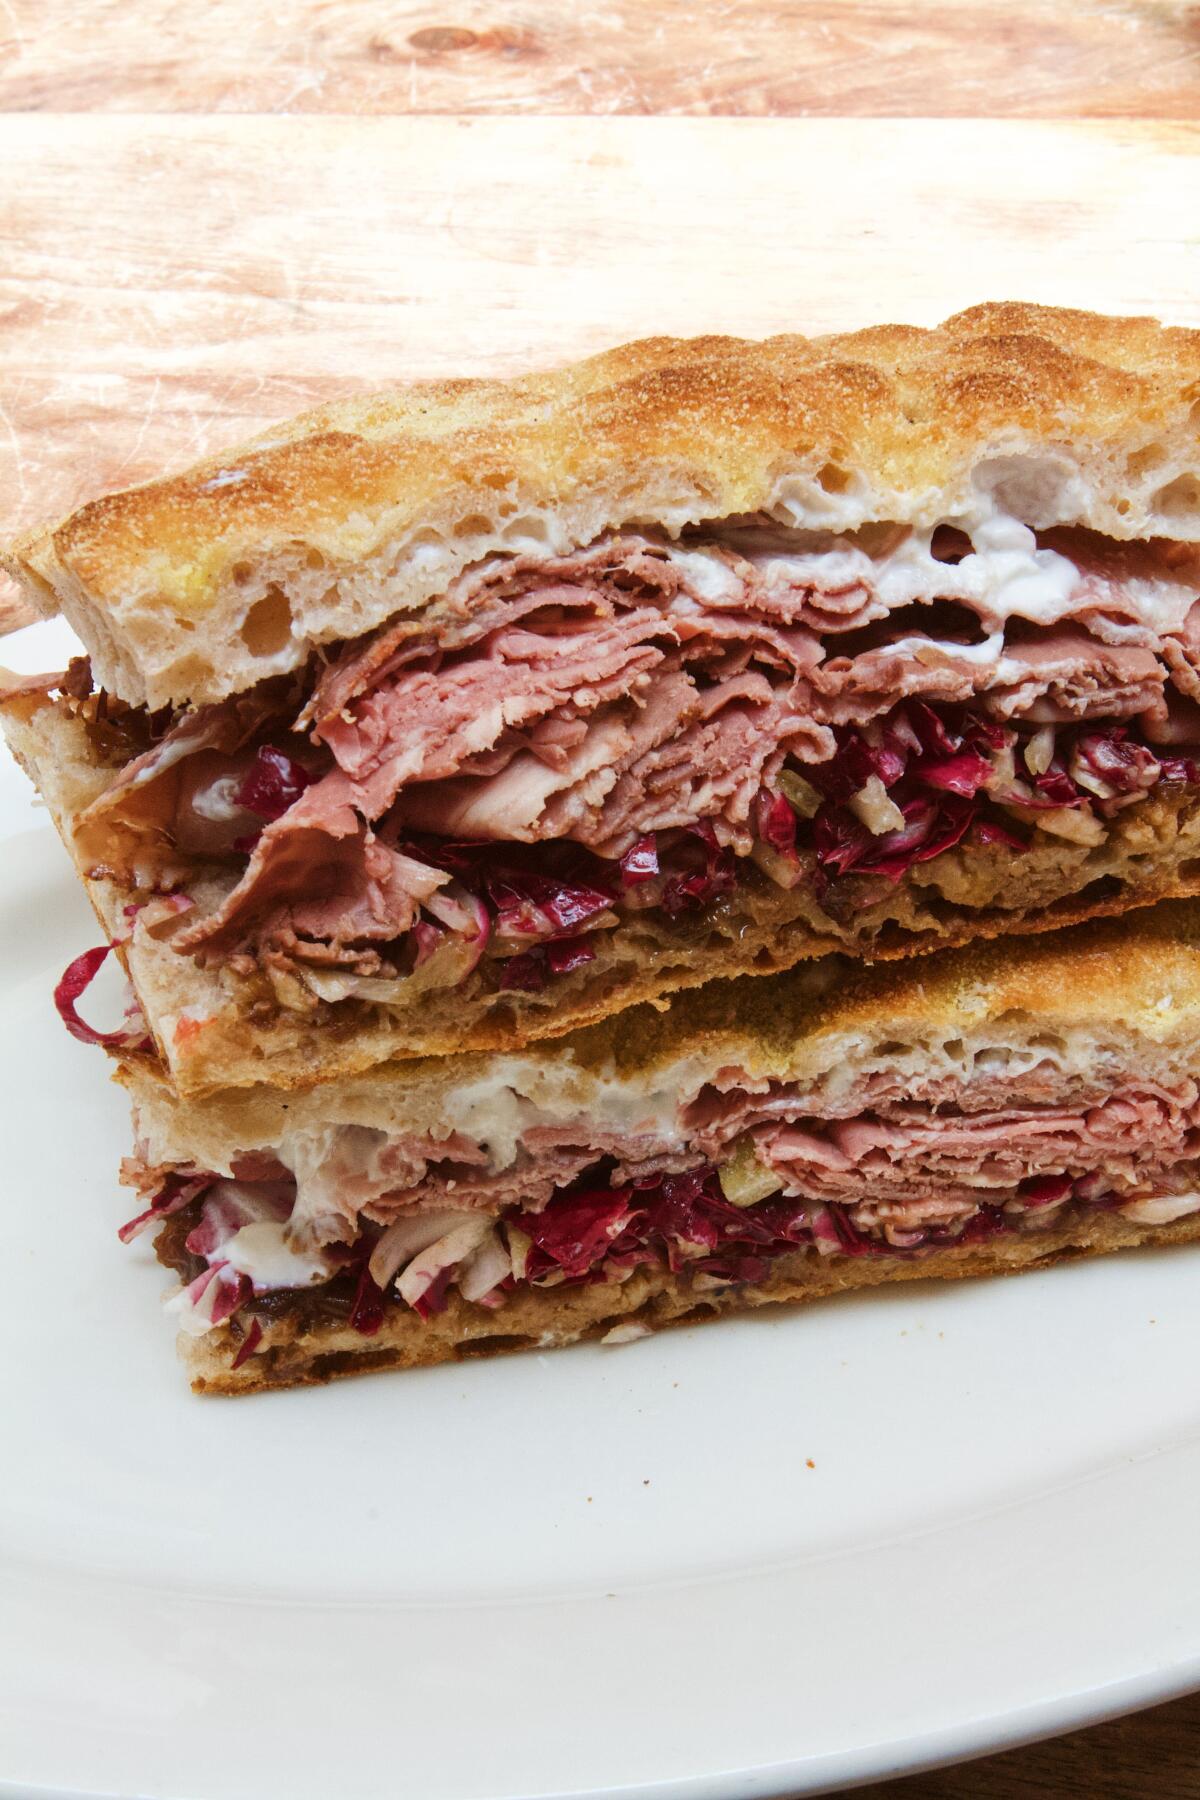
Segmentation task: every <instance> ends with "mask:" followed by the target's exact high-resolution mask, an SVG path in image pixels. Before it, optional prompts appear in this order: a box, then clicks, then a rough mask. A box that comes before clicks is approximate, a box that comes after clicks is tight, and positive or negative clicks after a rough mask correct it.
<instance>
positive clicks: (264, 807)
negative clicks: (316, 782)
mask: <svg viewBox="0 0 1200 1800" xmlns="http://www.w3.org/2000/svg"><path fill="white" fill-rule="evenodd" d="M311 781H312V776H311V775H310V774H309V772H308V770H307V769H306V768H305V767H304V765H303V764H302V763H298V762H297V761H296V759H295V757H294V756H289V755H288V754H287V752H286V751H284V750H277V749H275V747H274V745H272V744H263V745H262V746H261V747H260V749H259V750H258V752H257V753H256V755H255V758H254V761H253V762H252V763H251V765H250V767H249V769H248V770H247V771H246V774H245V776H244V778H243V780H242V783H241V785H240V787H239V788H238V790H237V792H236V793H235V794H234V796H233V800H234V804H235V805H236V806H240V807H243V808H244V809H245V811H246V812H251V813H255V814H256V815H257V816H258V818H260V819H262V820H263V821H264V823H266V822H269V821H270V820H271V819H281V818H282V817H283V815H284V813H285V812H286V811H287V810H288V807H289V806H292V805H294V803H295V802H296V801H297V800H298V799H299V798H300V796H301V794H302V793H303V792H304V790H305V788H306V787H308V786H309V784H310V783H311Z"/></svg>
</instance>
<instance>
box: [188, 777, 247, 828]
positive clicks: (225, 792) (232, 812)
mask: <svg viewBox="0 0 1200 1800" xmlns="http://www.w3.org/2000/svg"><path fill="white" fill-rule="evenodd" d="M240 786H241V782H240V780H239V778H238V777H237V776H236V775H219V776H218V777H217V779H216V780H215V781H210V782H209V784H208V786H207V787H202V788H197V790H196V792H195V793H194V794H193V795H192V801H191V807H192V811H193V812H194V813H198V814H199V816H200V817H201V818H202V819H209V820H211V821H212V823H213V824H215V825H228V824H229V823H230V821H231V820H233V819H240V818H241V816H242V814H243V812H244V811H245V808H244V807H241V806H239V805H238V803H237V801H236V800H235V799H234V795H235V794H236V793H237V791H238V788H239V787H240Z"/></svg>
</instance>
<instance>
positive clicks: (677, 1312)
mask: <svg viewBox="0 0 1200 1800" xmlns="http://www.w3.org/2000/svg"><path fill="white" fill-rule="evenodd" d="M1197 1239H1200V1218H1196V1217H1189V1218H1184V1219H1180V1220H1177V1221H1176V1222H1175V1223H1174V1224H1171V1225H1158V1226H1145V1225H1135V1224H1133V1223H1132V1222H1130V1221H1129V1220H1126V1219H1121V1218H1119V1217H1117V1216H1115V1215H1114V1214H1112V1213H1099V1214H1097V1215H1096V1216H1095V1217H1092V1218H1086V1217H1083V1218H1077V1219H1075V1220H1074V1221H1073V1222H1071V1223H1070V1224H1068V1225H1065V1226H1063V1227H1061V1228H1059V1229H1058V1230H1048V1231H1039V1232H1031V1233H1029V1235H1028V1236H1013V1237H1008V1238H999V1239H997V1240H995V1241H994V1242H993V1243H991V1244H988V1245H982V1246H979V1245H977V1246H970V1247H967V1248H964V1249H948V1250H937V1251H933V1252H932V1253H931V1254H929V1255H927V1256H923V1257H920V1258H912V1259H911V1260H907V1261H905V1260H902V1259H901V1258H900V1257H884V1256H880V1257H865V1256H862V1257H851V1256H832V1257H821V1256H819V1255H818V1254H817V1253H816V1252H815V1251H800V1252H798V1253H797V1254H795V1255H792V1256H786V1257H781V1258H780V1260H779V1263H778V1265H777V1267H776V1268H775V1269H774V1270H773V1271H772V1274H771V1276H770V1277H769V1279H768V1280H766V1281H764V1282H762V1283H759V1284H751V1285H747V1286H744V1287H738V1288H728V1289H726V1290H725V1291H724V1292H722V1293H713V1292H708V1293H702V1294H698V1293H696V1292H694V1291H693V1290H692V1289H691V1287H690V1286H689V1283H688V1280H687V1277H686V1275H684V1276H674V1275H671V1274H670V1273H669V1272H668V1271H667V1270H665V1269H646V1268H641V1269H637V1270H635V1271H634V1273H633V1275H631V1276H630V1278H629V1280H628V1281H626V1282H623V1283H611V1284H610V1283H603V1282H600V1283H596V1284H595V1285H594V1286H585V1287H570V1288H562V1287H558V1288H544V1289H540V1290H538V1289H534V1290H531V1291H529V1292H526V1293H523V1294H518V1295H514V1296H512V1297H511V1298H510V1299H509V1300H508V1301H507V1302H506V1303H505V1305H504V1306H503V1307H502V1308H501V1309H499V1310H498V1311H496V1312H487V1311H486V1310H485V1309H484V1308H482V1307H478V1306H469V1305H467V1304H466V1302H464V1301H463V1300H461V1299H460V1298H459V1297H458V1295H454V1294H452V1295H451V1296H450V1299H449V1303H448V1304H447V1307H446V1310H445V1312H442V1313H435V1314H434V1316H433V1317H432V1318H431V1319H429V1320H428V1321H426V1322H422V1321H421V1320H420V1319H419V1318H418V1317H417V1315H416V1313H414V1312H411V1311H408V1310H407V1309H402V1308H400V1307H396V1308H394V1309H392V1310H391V1311H390V1312H389V1313H388V1314H387V1316H386V1317H385V1319H384V1323H383V1326H382V1328H381V1330H380V1331H379V1333H378V1335H377V1336H375V1337H371V1338H364V1337H361V1336H360V1335H359V1334H358V1333H357V1332H356V1331H354V1330H352V1328H351V1327H350V1326H349V1325H344V1324H324V1325H318V1326H316V1327H310V1328H302V1329H297V1327H296V1323H295V1321H290V1320H287V1319H280V1320H275V1321H271V1322H270V1323H268V1324H267V1326H266V1330H265V1333H264V1336H263V1340H262V1343H261V1345H260V1346H259V1348H258V1350H257V1352H256V1353H255V1354H254V1355H253V1356H250V1357H249V1358H248V1359H247V1360H246V1362H244V1363H243V1364H242V1367H241V1368H240V1369H234V1368H232V1367H231V1364H232V1362H233V1358H234V1356H235V1355H236V1354H237V1350H238V1340H237V1339H236V1338H235V1337H234V1335H233V1333H232V1332H231V1331H230V1329H229V1327H228V1326H227V1325H225V1326H221V1327H220V1328H219V1329H218V1330H216V1331H210V1332H207V1333H206V1334H205V1335H204V1336H203V1337H200V1338H187V1337H183V1336H181V1337H180V1340H179V1352H180V1356H181V1357H182V1359H183V1362H184V1364H185V1366H186V1368H187V1371H188V1374H189V1376H190V1378H191V1383H192V1387H193V1389H194V1391H195V1392H196V1393H198V1394H251V1393H256V1392H260V1391H262V1390H263V1389H266V1388H281V1387H297V1386H305V1385H307V1386H314V1385H318V1384H320V1383H324V1382H327V1381H333V1380H336V1379H337V1378H338V1377H339V1376H342V1375H360V1374H365V1373H367V1372H368V1371H369V1370H373V1369H389V1368H391V1369H413V1368H420V1367H423V1366H428V1365H430V1364H434V1363H444V1362H454V1361H457V1360H460V1359H461V1358H464V1357H468V1356H487V1355H493V1354H499V1353H500V1352H502V1351H506V1350H549V1349H554V1348H557V1347H558V1346H560V1345H565V1344H573V1343H577V1342H579V1340H580V1339H583V1338H594V1337H598V1336H601V1335H603V1334H604V1333H605V1332H607V1331H609V1330H611V1329H612V1327H613V1326H614V1325H619V1324H625V1323H636V1324H640V1325H644V1326H646V1327H647V1328H648V1329H650V1330H655V1329H657V1328H659V1327H661V1326H664V1325H683V1324H694V1323H697V1322H698V1321H700V1320H702V1319H710V1318H717V1317H719V1316H720V1315H721V1314H722V1313H732V1312H746V1311H750V1310H752V1309H754V1308H758V1307H764V1306H772V1305H776V1304H779V1303H782V1302H797V1301H804V1300H822V1299H825V1298H827V1297H828V1296H829V1295H831V1294H838V1293H845V1292H848V1291H849V1290H851V1289H854V1288H862V1287H876V1286H879V1285H880V1284H881V1283H884V1282H893V1281H924V1280H957V1279H960V1278H963V1277H967V1276H972V1275H1013V1274H1019V1273H1020V1272H1021V1271H1022V1270H1025V1269H1042V1268H1048V1267H1049V1266H1051V1265H1052V1264H1053V1263H1056V1262H1062V1261H1065V1260H1067V1259H1074V1258H1078V1257H1084V1256H1100V1255H1104V1254H1105V1253H1107V1252H1109V1251H1113V1250H1127V1249H1133V1248H1134V1247H1136V1246H1164V1245H1168V1244H1180V1243H1194V1242H1195V1241H1196V1240H1197Z"/></svg>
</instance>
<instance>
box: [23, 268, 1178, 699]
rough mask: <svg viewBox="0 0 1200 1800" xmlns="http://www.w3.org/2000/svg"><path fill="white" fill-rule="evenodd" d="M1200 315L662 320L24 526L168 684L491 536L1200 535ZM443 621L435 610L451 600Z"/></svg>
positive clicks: (227, 688) (190, 694)
mask: <svg viewBox="0 0 1200 1800" xmlns="http://www.w3.org/2000/svg"><path fill="white" fill-rule="evenodd" d="M1198 407H1200V332H1196V331H1188V330H1181V329H1166V328H1164V327H1162V326H1161V325H1159V324H1157V323H1156V322H1155V321H1154V320H1152V319H1145V318H1106V317H1101V316H1098V315H1096V314H1093V313H1086V312H1075V311H1070V310H1060V309H1055V308H1051V307H1041V306H1032V305H1024V304H1020V303H1016V302H1007V303H996V304H991V305H984V306H977V307H973V308H971V309H970V310H969V311H967V312H964V313H959V314H956V315H955V316H954V317H953V318H951V319H948V320H947V321H946V322H945V323H944V324H943V325H941V326H938V327H937V328H936V329H934V330H930V331H922V330H918V329H916V328H915V327H912V326H902V325H892V326H878V327H874V328H872V329H870V330H866V331H858V332H853V333H850V334H848V335H844V336H834V337H823V338H812V339H809V338H803V337H797V336H784V337H776V338H770V339H766V340H764V341H761V342H753V341H749V340H745V339H740V338H721V337H708V338H695V339H685V340H679V339H671V338H650V339H645V340H643V341H641V342H638V343H633V344H627V345H624V346H622V347H621V348H618V349H613V350H610V351H608V352H606V353H605V354H603V355H600V356H595V357H592V358H590V359H589V360H587V361H585V362H581V363H577V364H574V365H572V366H570V367H567V368H564V369H559V370H555V371H551V372H549V373H545V374H534V375H528V376H524V377H521V378H519V379H517V380H513V381H457V382H429V383H418V384H416V385H414V386H411V387H408V388H404V389H400V390H397V391H395V392H392V393H385V394H376V395H368V396H366V397H355V398H352V399H348V400H344V401H341V402H339V403H336V404H334V405H332V406H327V407H324V408H322V409H320V410H319V411H316V412H312V413H308V414H306V415H304V416H302V417H300V418H298V419H295V420H293V421H291V422H289V423H286V424H282V425H280V426H278V427H276V428H274V429H272V430H271V431H269V432H268V433H265V434H263V435H262V436H260V437H258V438H255V439H253V440H252V441H251V442H249V443H247V444H243V445H241V446H237V447H235V448H231V449H230V450H228V451H226V452H225V453H224V455H221V456H217V457H210V458H208V459H207V460H206V461H204V462H203V463H199V464H197V465H196V466H195V467H194V468H191V469H189V470H187V471H186V472H185V473H183V474H180V475H176V476H173V477H171V478H169V479H166V480H161V481H155V482H151V483H148V484H147V485H145V486H142V487H138V488H133V489H129V490H126V491H125V492H121V493H115V494H110V495H108V496H106V497H104V498H103V499H99V500H95V501H93V502H91V503H90V504H89V505H87V506H84V507H81V508H80V509H79V511H77V512H75V513H73V514H72V515H71V516H70V517H69V518H67V519H64V520H62V521H61V522H60V523H59V524H57V525H53V526H49V527H47V528H45V529H43V530H40V531H37V532H34V533H33V534H31V535H30V536H28V537H26V538H24V539H22V540H21V542H19V543H18V544H16V545H14V546H13V548H12V550H11V551H10V552H9V554H8V557H7V559H6V566H7V567H9V568H10V569H11V570H12V572H13V573H14V574H15V575H16V577H17V579H18V580H19V581H20V582H21V583H22V584H23V585H24V587H25V589H26V592H27V593H28V594H29V596H30V598H31V599H32V600H33V602H34V603H35V605H37V606H38V607H39V609H40V610H42V611H43V612H52V611H54V610H57V609H61V610H62V611H63V612H64V613H65V614H66V616H67V617H68V619H69V620H70V621H71V623H72V624H73V625H74V626H75V628H76V630H78V632H79V633H80V635H81V637H82V638H83V639H84V641H85V643H86V644H87V646H88V648H89V650H90V652H91V654H92V657H93V662H94V665H95V667H96V670H97V674H98V676H99V678H100V680H101V681H102V682H103V684H104V685H105V686H106V687H108V688H109V689H110V690H111V691H113V692H115V693H117V694H119V695H121V697H122V698H124V699H127V700H130V701H132V702H135V703H142V702H146V703H148V704H150V705H152V706H159V705H162V704H165V703H167V702H171V703H173V704H193V703H197V702H200V701H206V700H212V699H216V698H219V697H221V696H222V695H224V694H227V693H230V692H235V691H237V690H239V689H241V688H244V687H248V686H250V685H252V684H253V683H254V682H256V681H258V680H260V679H262V678H263V677H264V676H266V675H268V674H273V673H277V672H278V671H280V670H281V669H285V668H293V667H297V666H299V665H300V664H301V663H302V662H303V661H304V659H305V657H306V656H307V655H308V654H309V653H310V651H311V649H312V648H313V646H314V645H319V644H322V643H328V642H330V641H332V640H334V639H339V638H347V637H355V636H358V635H359V634H360V633H362V632H364V631H367V630H369V629H371V628H372V627H374V626H376V625H378V624H380V623H381V622H382V621H383V620H384V619H386V618H388V617H390V616H392V615H393V614H395V613H396V612H420V611H422V610H428V609H429V603H430V601H431V600H432V599H434V597H435V596H437V595H438V594H440V593H441V592H442V591H443V590H444V589H445V586H446V584H447V582H448V581H449V580H450V579H451V578H452V577H453V576H454V575H455V574H456V573H457V572H458V570H459V569H461V568H462V567H463V566H464V565H465V564H466V563H468V562H471V561H474V560H476V559H478V558H480V557H483V556H488V555H492V554H495V553H497V552H503V551H505V550H511V549H513V548H517V547H521V546H525V547H528V546H529V545H530V544H535V545H542V546H548V547H551V548H553V549H555V550H567V549H570V548H572V547H574V546H576V545H578V544H580V543H584V542H587V541H588V540H590V539H591V538H593V537H595V536H596V535H597V533H599V532H601V531H603V530H605V529H608V528H612V527H617V526H621V525H624V524H627V523H630V522H635V521H636V522H640V523H657V524H661V525H663V526H665V527H666V528H667V529H668V530H671V531H676V530H679V529H680V528H681V527H682V526H684V525H685V524H688V523H694V522H698V521H701V520H704V519H721V518H724V517H727V516H729V515H732V514H738V513H752V512H759V511H763V512H770V513H773V514H774V515H775V516H776V517H778V518H781V519H784V520H785V521H787V522H791V523H796V524H801V525H815V526H838V527H845V528H851V527H853V526H856V525H859V524H861V523H863V522H864V521H866V520H869V519H894V520H901V521H911V522H914V523H923V522H930V521H932V520H933V519H935V518H938V517H944V516H947V514H949V515H953V514H954V513H955V512H957V511H961V510H963V509H965V508H967V507H968V506H969V504H970V503H971V502H972V501H973V500H977V499H978V498H979V496H980V494H986V493H988V492H989V491H991V492H995V493H996V494H998V495H999V496H1000V497H1001V499H1002V500H1003V501H1004V503H1005V504H1006V505H1008V506H1009V507H1010V509H1011V510H1012V511H1014V512H1015V513H1016V514H1017V515H1018V516H1020V517H1022V518H1024V519H1025V520H1026V522H1027V523H1030V524H1034V525H1050V524H1055V523H1060V524H1083V525H1088V526H1091V527H1092V528H1094V529H1096V530H1099V531H1103V532H1107V533H1108V534H1110V535H1112V536H1115V537H1120V538H1128V537H1139V536H1151V535H1160V536H1168V537H1176V538H1193V539H1194V538H1200V412H1198V410H1197V409H1198ZM430 623H431V625H434V626H436V607H434V608H433V609H432V612H431V617H430Z"/></svg>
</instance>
